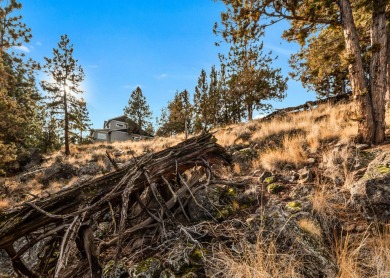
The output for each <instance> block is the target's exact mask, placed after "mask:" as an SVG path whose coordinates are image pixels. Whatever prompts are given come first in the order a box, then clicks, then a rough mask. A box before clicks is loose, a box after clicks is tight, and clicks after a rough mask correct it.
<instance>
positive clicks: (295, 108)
mask: <svg viewBox="0 0 390 278" xmlns="http://www.w3.org/2000/svg"><path fill="white" fill-rule="evenodd" d="M350 97H351V94H342V95H337V96H332V97H328V98H325V99H319V100H315V101H307V102H305V103H304V104H301V105H298V106H292V107H286V108H283V109H277V110H276V111H274V112H272V113H270V114H268V115H267V116H265V117H263V118H261V119H260V121H269V120H272V119H273V118H275V117H277V116H280V115H284V114H286V113H289V112H295V111H300V110H307V109H311V108H313V107H315V106H317V105H320V104H325V103H331V104H335V103H338V102H340V101H345V100H349V98H350Z"/></svg>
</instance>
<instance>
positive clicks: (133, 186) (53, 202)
mask: <svg viewBox="0 0 390 278" xmlns="http://www.w3.org/2000/svg"><path fill="white" fill-rule="evenodd" d="M230 161H231V159H230V157H229V156H228V155H227V154H226V152H225V150H224V149H223V148H222V147H221V146H219V145H218V144H216V143H215V140H214V139H213V137H212V135H211V134H202V135H200V136H197V137H193V138H191V139H189V140H186V141H184V142H182V143H180V144H178V145H177V146H174V147H171V148H168V149H166V150H163V151H161V152H157V153H153V154H147V155H144V156H142V157H139V158H137V159H133V160H132V164H128V165H125V166H123V167H122V168H120V169H118V170H116V171H115V172H112V173H109V174H107V175H105V176H102V177H99V178H96V179H93V180H91V181H86V182H84V183H82V184H79V185H76V186H74V187H70V188H66V189H63V190H61V191H59V192H57V193H55V194H52V195H50V196H48V197H46V198H39V199H36V200H34V201H30V202H26V203H25V204H23V205H21V206H19V207H16V208H13V209H11V210H9V211H6V212H4V213H2V214H0V248H2V249H5V250H6V251H7V252H8V254H9V256H10V257H11V258H13V262H14V268H15V271H16V272H17V273H21V274H23V275H26V276H34V275H35V273H37V274H39V275H40V276H42V275H43V276H45V275H47V274H48V273H47V272H46V271H48V270H49V267H48V266H49V265H51V264H52V262H53V256H57V257H54V258H55V264H56V268H55V273H54V277H60V276H61V277H62V276H64V275H65V276H64V277H66V274H65V273H66V271H65V266H66V264H67V262H68V258H69V257H70V256H72V254H71V250H74V249H71V248H70V246H71V244H72V243H74V242H76V245H77V247H78V249H79V251H80V252H81V253H82V254H83V257H84V258H86V259H87V260H88V264H89V272H90V273H91V275H93V277H100V276H101V268H100V266H99V262H98V258H99V257H98V256H99V254H101V252H104V251H105V250H107V248H110V247H112V246H114V245H116V246H117V247H116V252H115V261H118V260H119V258H120V256H121V251H122V248H123V243H124V242H125V241H126V240H128V238H129V236H131V235H133V234H135V233H136V232H138V231H140V230H142V229H155V231H154V234H156V233H157V232H158V231H159V230H158V229H156V227H157V226H158V225H161V227H162V228H163V230H165V226H166V225H168V224H165V223H164V221H166V219H170V221H169V223H176V221H177V218H176V216H175V214H174V213H173V211H177V209H179V210H180V211H181V212H182V213H183V215H184V216H185V217H186V218H187V220H189V218H188V216H187V215H186V213H185V207H184V206H185V205H183V204H185V203H187V201H188V200H189V199H191V198H194V196H193V194H192V190H193V189H194V187H196V186H197V185H198V184H199V180H200V179H201V178H202V177H203V176H204V175H205V174H206V180H207V181H208V183H209V182H210V179H211V176H212V173H211V167H210V166H212V165H214V164H227V163H230ZM190 169H192V170H191V172H192V174H191V175H190V177H189V179H188V180H186V179H187V178H184V176H185V177H187V176H188V172H186V171H188V170H190ZM185 172H186V174H184V173H185ZM175 181H176V182H178V184H176V183H175ZM173 185H175V186H173ZM199 186H204V184H203V185H199ZM140 196H142V197H140ZM107 203H108V204H109V205H108V206H107ZM137 205H138V206H139V207H140V208H141V209H140V211H134V213H133V207H135V206H137ZM179 205H180V206H179ZM114 208H115V209H116V210H114ZM156 208H158V209H159V210H161V214H160V215H158V216H156V215H154V214H153V213H152V212H151V211H153V210H155V209H156ZM114 211H120V218H119V219H115V218H116V215H115V213H114ZM105 214H108V215H111V218H112V221H111V222H112V223H115V226H116V223H117V222H116V221H119V225H118V227H116V228H115V229H114V234H111V236H109V237H108V240H107V237H106V239H105V241H100V243H99V248H98V249H97V251H95V246H94V241H95V240H94V238H93V229H94V228H93V226H91V225H90V224H88V223H91V220H92V219H101V218H102V216H104V215H105ZM131 219H136V220H137V221H136V223H137V224H135V225H133V226H131V225H129V223H130V222H129V221H130V220H131ZM95 228H96V227H95ZM116 229H118V231H117V233H115V231H116ZM42 231H44V232H43V233H42ZM36 233H38V234H40V236H38V237H36V236H35V237H33V238H34V239H33V240H32V241H31V242H30V243H29V244H26V245H24V246H23V247H22V248H20V249H19V250H15V249H13V245H14V243H15V242H16V241H17V240H19V239H20V238H21V237H25V236H26V237H28V236H30V235H34V234H36ZM152 234H153V233H152ZM48 237H51V239H50V240H48V241H47V240H46V241H45V242H44V244H43V245H44V246H43V247H42V250H46V253H47V254H46V253H45V255H44V256H43V257H42V260H44V261H41V263H39V264H38V269H37V270H36V272H34V271H35V270H34V271H32V270H30V269H29V268H28V267H27V266H26V265H25V264H24V263H23V262H22V261H21V258H20V256H21V255H22V254H23V253H24V252H26V251H27V250H28V249H29V248H30V247H32V246H33V245H35V244H37V243H38V242H41V241H43V240H44V239H45V238H48ZM54 238H55V239H56V240H55V241H53V239H54ZM61 238H62V240H60V241H61V244H59V239H61ZM55 248H57V249H55ZM49 249H50V251H49V252H48V250H49ZM56 250H57V251H56ZM57 254H58V255H57ZM80 263H81V262H80ZM69 273H70V272H69ZM69 275H70V274H69Z"/></svg>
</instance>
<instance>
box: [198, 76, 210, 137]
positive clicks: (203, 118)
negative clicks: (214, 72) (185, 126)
mask: <svg viewBox="0 0 390 278" xmlns="http://www.w3.org/2000/svg"><path fill="white" fill-rule="evenodd" d="M208 88H209V85H208V81H207V74H206V71H205V70H204V69H202V70H201V72H200V76H199V78H198V84H197V85H196V87H195V94H194V117H195V118H194V131H195V132H200V131H207V129H208V126H209V122H208V120H209V115H208V109H207V105H208V103H207V101H208Z"/></svg>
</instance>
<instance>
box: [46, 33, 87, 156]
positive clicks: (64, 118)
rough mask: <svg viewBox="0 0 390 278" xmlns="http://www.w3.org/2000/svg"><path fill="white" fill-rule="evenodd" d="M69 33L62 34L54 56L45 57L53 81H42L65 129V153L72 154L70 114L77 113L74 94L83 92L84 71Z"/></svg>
mask: <svg viewBox="0 0 390 278" xmlns="http://www.w3.org/2000/svg"><path fill="white" fill-rule="evenodd" d="M69 43H70V40H69V38H68V36H67V35H63V36H61V41H60V42H59V43H58V48H55V49H53V58H47V57H45V60H46V64H45V66H44V68H45V72H46V73H47V74H48V75H49V76H50V77H51V78H52V79H53V82H50V81H42V82H41V86H42V88H43V89H44V90H45V91H47V92H48V93H49V94H50V102H49V103H48V106H49V107H50V108H52V109H53V110H54V113H56V115H58V120H59V122H60V126H61V127H62V128H63V130H64V141H65V155H66V156H69V155H70V147H69V138H70V128H71V123H70V115H72V114H73V113H75V112H76V111H75V110H74V109H70V108H71V106H70V101H71V100H72V98H73V97H74V96H73V95H72V94H81V93H82V92H83V91H82V90H81V88H80V84H81V82H82V81H83V80H84V71H83V69H82V68H81V66H78V65H77V62H78V61H77V60H75V59H74V58H73V45H71V44H69Z"/></svg>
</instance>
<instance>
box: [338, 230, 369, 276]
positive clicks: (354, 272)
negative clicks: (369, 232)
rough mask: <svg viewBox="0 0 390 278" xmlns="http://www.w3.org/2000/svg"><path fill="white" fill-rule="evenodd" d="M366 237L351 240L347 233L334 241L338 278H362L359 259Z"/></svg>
mask: <svg viewBox="0 0 390 278" xmlns="http://www.w3.org/2000/svg"><path fill="white" fill-rule="evenodd" d="M366 239H367V237H363V238H359V240H356V239H354V240H353V239H352V238H351V235H350V234H349V233H347V234H346V235H345V236H341V238H339V239H336V241H335V255H336V261H337V265H338V268H339V273H338V277H340V278H360V277H364V276H363V273H362V270H361V268H360V266H359V257H360V253H361V251H362V249H363V247H364V246H365V244H366Z"/></svg>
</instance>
